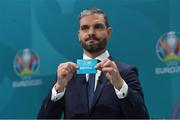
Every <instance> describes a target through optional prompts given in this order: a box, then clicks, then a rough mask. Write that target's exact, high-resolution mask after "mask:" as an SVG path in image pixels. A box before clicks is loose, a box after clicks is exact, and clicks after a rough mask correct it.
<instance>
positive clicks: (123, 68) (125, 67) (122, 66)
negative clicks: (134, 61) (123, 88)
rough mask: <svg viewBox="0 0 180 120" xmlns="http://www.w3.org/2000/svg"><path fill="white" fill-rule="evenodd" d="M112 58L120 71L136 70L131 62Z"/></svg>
mask: <svg viewBox="0 0 180 120" xmlns="http://www.w3.org/2000/svg"><path fill="white" fill-rule="evenodd" d="M112 60H113V61H114V62H115V63H116V65H117V67H118V69H119V70H120V72H122V71H129V70H135V71H137V68H136V67H135V66H134V65H131V64H128V63H125V62H122V61H119V60H115V59H112Z"/></svg>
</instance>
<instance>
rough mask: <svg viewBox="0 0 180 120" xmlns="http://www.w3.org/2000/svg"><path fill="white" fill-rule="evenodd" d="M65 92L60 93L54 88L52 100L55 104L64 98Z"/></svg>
mask: <svg viewBox="0 0 180 120" xmlns="http://www.w3.org/2000/svg"><path fill="white" fill-rule="evenodd" d="M64 92H65V89H64V90H63V91H62V92H60V93H58V92H57V91H56V90H55V88H54V87H53V88H52V94H51V100H52V101H54V102H56V101H58V100H59V99H61V98H62V97H63V95H64Z"/></svg>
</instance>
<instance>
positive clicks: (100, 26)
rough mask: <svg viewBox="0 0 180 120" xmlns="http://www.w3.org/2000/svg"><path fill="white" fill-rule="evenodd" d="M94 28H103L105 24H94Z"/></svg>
mask: <svg viewBox="0 0 180 120" xmlns="http://www.w3.org/2000/svg"><path fill="white" fill-rule="evenodd" d="M94 28H95V29H104V28H105V26H104V25H103V24H96V25H95V26H94Z"/></svg>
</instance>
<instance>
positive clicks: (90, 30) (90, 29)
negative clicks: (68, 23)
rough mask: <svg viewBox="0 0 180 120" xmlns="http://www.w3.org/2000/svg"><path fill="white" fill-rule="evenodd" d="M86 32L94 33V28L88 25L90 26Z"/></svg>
mask: <svg viewBox="0 0 180 120" xmlns="http://www.w3.org/2000/svg"><path fill="white" fill-rule="evenodd" d="M88 34H89V35H94V34H95V30H94V28H93V27H90V28H89V31H88Z"/></svg>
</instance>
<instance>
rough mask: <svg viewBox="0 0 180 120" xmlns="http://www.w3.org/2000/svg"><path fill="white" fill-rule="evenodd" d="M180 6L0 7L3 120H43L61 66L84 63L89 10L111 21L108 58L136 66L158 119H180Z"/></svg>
mask: <svg viewBox="0 0 180 120" xmlns="http://www.w3.org/2000/svg"><path fill="white" fill-rule="evenodd" d="M179 5H180V1H179V0H0V56H1V57H0V118H1V119H3V118H36V115H37V113H38V110H39V109H40V106H41V103H42V100H43V99H44V97H45V96H46V95H47V93H48V91H49V90H50V89H51V87H52V82H53V81H54V80H55V74H56V69H57V66H58V64H60V63H62V62H65V61H75V60H76V59H75V58H77V57H78V56H81V55H82V49H81V46H80V44H79V42H78V37H77V31H78V15H79V13H80V11H82V10H83V9H84V8H88V7H99V8H101V9H103V10H104V11H105V12H106V13H107V15H108V16H109V22H110V25H111V26H112V28H113V34H112V37H111V39H110V41H109V45H108V50H109V51H110V53H111V54H112V56H114V57H115V58H117V59H118V60H120V61H123V62H126V63H129V64H131V65H135V66H137V68H138V70H139V78H140V81H141V83H142V86H143V90H144V93H145V101H146V104H147V107H148V110H149V113H150V116H151V118H160V119H162V118H163V119H164V118H165V119H167V118H180V113H179V112H180V92H179V91H180V64H179V61H180V33H179V32H180V7H179ZM72 102H73V101H72Z"/></svg>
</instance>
